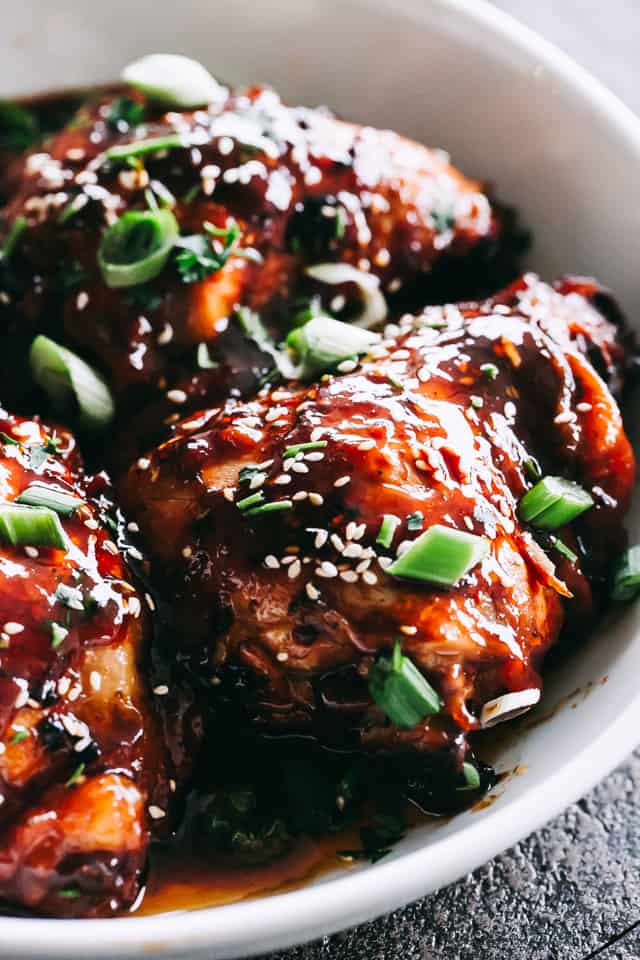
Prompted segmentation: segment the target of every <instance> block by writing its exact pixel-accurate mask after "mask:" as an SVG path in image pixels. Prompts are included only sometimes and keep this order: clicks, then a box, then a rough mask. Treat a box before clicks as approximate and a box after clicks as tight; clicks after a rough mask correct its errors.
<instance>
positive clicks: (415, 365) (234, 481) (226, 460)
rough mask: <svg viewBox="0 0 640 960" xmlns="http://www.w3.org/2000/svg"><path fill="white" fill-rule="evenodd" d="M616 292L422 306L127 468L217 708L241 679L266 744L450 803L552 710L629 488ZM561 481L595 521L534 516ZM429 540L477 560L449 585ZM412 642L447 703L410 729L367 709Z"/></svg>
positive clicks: (562, 288) (181, 638) (533, 281)
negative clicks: (492, 732) (444, 769)
mask: <svg viewBox="0 0 640 960" xmlns="http://www.w3.org/2000/svg"><path fill="white" fill-rule="evenodd" d="M585 294H586V295H585ZM599 296H601V295H600V294H599V293H598V290H597V287H596V286H595V285H594V284H590V283H589V282H587V281H578V280H571V279H567V280H565V281H562V282H561V283H559V284H558V285H557V286H556V288H553V287H551V286H549V285H547V284H544V283H541V282H540V281H539V280H538V279H537V278H536V277H533V276H527V277H525V278H523V279H522V280H521V281H519V282H518V283H517V284H515V285H514V286H513V287H511V288H509V289H508V290H507V291H506V292H505V293H504V294H500V295H498V296H497V297H495V298H493V299H491V300H488V301H486V302H484V303H477V304H466V305H462V306H460V307H457V306H445V307H429V308H426V309H425V311H424V312H423V313H422V314H420V315H418V316H411V315H407V316H405V317H403V318H402V319H401V320H400V322H399V323H398V324H397V325H395V326H394V328H393V329H390V330H389V332H388V334H387V335H386V336H385V337H384V338H383V337H382V336H380V337H378V338H377V341H376V342H375V343H373V344H372V345H371V347H370V351H369V353H368V354H367V355H366V356H365V357H364V358H363V359H361V360H359V361H357V360H355V359H349V360H347V361H343V362H342V363H340V364H339V365H338V366H337V369H334V370H333V371H332V372H328V373H327V375H325V376H323V377H322V378H321V379H320V380H319V381H318V382H316V383H312V384H311V385H308V386H305V385H303V384H300V383H297V382H289V383H287V382H284V383H281V384H279V385H276V386H271V387H265V388H263V389H262V390H261V391H260V392H259V393H258V394H257V395H256V397H255V398H254V399H252V400H241V399H234V398H230V399H228V400H227V401H226V402H224V403H222V404H221V405H219V406H217V407H215V408H212V409H208V410H204V411H200V412H198V413H197V414H194V415H192V416H191V417H189V418H187V419H185V420H183V421H181V422H180V423H178V424H176V425H175V427H174V428H173V435H172V437H171V438H170V439H169V440H168V441H166V442H165V443H163V444H162V445H161V446H160V447H159V448H157V449H155V450H152V451H151V452H149V453H148V454H147V456H145V457H144V458H143V459H141V460H140V461H138V462H137V463H135V464H134V465H133V466H132V467H131V469H130V471H129V474H128V476H127V477H126V479H125V481H124V483H123V484H122V489H121V493H122V496H123V500H124V502H125V504H126V506H127V509H128V510H129V511H130V512H131V515H132V516H133V517H134V518H135V520H136V522H138V523H139V525H140V528H141V531H142V535H143V537H144V539H145V540H146V543H147V546H148V549H149V552H150V555H151V558H152V573H153V575H155V576H156V577H157V580H158V583H159V584H162V585H163V586H164V589H166V590H167V591H168V592H169V593H170V594H171V596H173V597H174V598H175V600H174V610H175V623H176V629H175V635H176V640H175V642H176V645H177V647H178V649H179V651H180V655H182V656H191V657H192V659H193V661H194V663H198V664H199V669H200V670H201V671H202V672H203V674H204V675H205V676H208V677H209V679H211V678H212V679H213V686H212V687H211V698H212V700H213V702H214V703H215V700H216V697H217V696H219V695H220V694H219V693H218V691H222V690H226V689H227V684H226V678H227V676H228V675H229V672H230V671H231V673H233V671H234V670H242V671H244V674H245V676H249V677H250V678H251V683H247V682H244V683H243V686H242V693H241V698H242V704H241V707H242V710H243V712H244V717H245V721H246V723H247V724H248V725H250V726H253V728H254V729H256V730H257V731H259V732H262V733H269V734H270V735H274V734H277V733H286V734H291V733H295V734H305V735H313V736H314V737H316V738H317V739H319V740H320V741H321V742H322V743H324V744H325V745H328V746H334V747H335V746H339V747H340V748H348V749H362V748H364V749H366V750H374V751H387V752H394V751H395V752H399V751H400V752H401V751H409V752H412V753H414V754H415V753H418V754H420V755H422V756H423V757H425V758H428V757H429V756H433V755H440V756H446V757H449V758H450V760H451V763H452V767H451V768H450V776H451V777H452V778H453V782H454V783H455V778H456V777H458V778H459V777H460V776H461V770H462V764H463V763H464V762H465V759H466V758H468V757H471V754H470V753H469V746H468V741H467V736H468V735H469V734H471V733H473V732H474V731H476V730H478V729H479V728H480V727H481V726H483V725H488V724H489V723H490V722H493V721H494V720H495V719H500V718H501V714H502V718H503V719H506V716H505V712H506V711H507V708H508V711H509V712H513V711H514V710H515V709H516V708H517V707H524V706H531V705H532V704H533V703H535V702H536V701H537V699H538V698H539V693H540V688H541V678H540V669H541V666H542V663H543V660H544V657H545V654H546V653H547V652H548V650H549V648H550V647H551V646H553V645H554V644H555V643H556V642H557V640H558V637H559V635H560V632H561V630H562V629H563V625H565V624H573V625H574V626H575V625H576V624H583V625H584V624H585V623H586V622H588V621H589V619H590V618H591V617H592V616H593V612H594V609H596V608H597V606H598V603H599V598H598V584H599V582H600V580H601V578H602V576H603V574H604V571H605V568H606V563H607V561H609V560H610V558H611V556H612V555H614V554H615V553H616V552H617V551H618V550H619V549H620V548H621V547H622V546H624V533H623V529H622V521H623V517H624V514H625V511H626V509H627V506H628V503H629V498H630V494H631V489H632V486H633V481H634V470H635V464H634V457H633V454H632V451H631V448H630V445H629V443H628V440H627V438H626V436H625V433H624V430H623V426H622V421H621V416H620V411H619V409H618V407H617V404H616V401H615V400H614V398H613V396H612V394H611V392H610V391H609V389H608V387H607V386H606V384H605V382H604V380H603V379H602V378H601V376H600V375H599V374H598V373H597V372H596V370H595V369H594V366H593V364H592V362H591V361H590V359H589V356H591V358H592V359H593V360H594V362H595V361H596V360H597V362H598V365H599V366H600V367H601V368H602V371H603V374H605V375H607V376H608V377H609V378H610V379H611V380H612V382H613V381H615V382H616V383H617V384H618V385H619V384H620V382H621V381H622V379H623V378H624V370H625V365H626V363H627V354H626V352H625V348H624V345H623V338H621V335H620V331H619V329H618V328H617V327H616V325H615V324H614V323H612V322H611V321H610V320H608V319H607V317H606V316H605V315H604V314H603V312H601V311H600V310H598V309H597V308H596V306H595V304H597V303H600V305H601V306H603V305H604V303H605V301H604V300H602V299H601V300H598V297H599ZM549 476H551V477H556V476H560V477H562V478H563V479H564V480H567V481H569V482H570V487H569V489H570V491H575V489H576V486H575V485H578V489H579V498H581V499H582V503H583V506H582V508H581V509H582V513H581V515H580V516H579V517H577V519H574V520H573V522H566V523H564V522H561V523H556V524H555V525H552V529H549V528H548V527H547V528H544V529H541V528H542V527H543V526H544V525H543V524H542V522H540V524H539V525H537V524H536V521H535V514H534V519H533V520H532V522H531V523H529V522H525V520H524V519H523V512H524V511H523V497H524V496H525V494H527V492H528V491H530V490H531V489H532V488H533V487H534V485H536V484H539V481H540V478H547V477H549ZM571 495H572V496H573V493H572V494H571ZM536 496H537V494H536ZM585 498H586V504H587V505H588V507H589V509H586V507H585V505H584V503H585ZM567 515H569V514H567ZM432 530H435V531H437V533H438V535H439V536H440V538H441V541H440V542H441V546H442V549H443V550H444V551H445V553H446V554H447V555H448V553H449V552H451V556H452V557H453V558H454V560H455V557H456V556H458V553H459V548H458V546H456V543H455V542H449V541H455V540H459V541H460V540H461V541H463V542H464V543H465V544H466V546H465V548H464V549H465V550H466V549H467V547H469V545H471V554H472V555H473V559H471V561H470V562H468V563H467V564H466V565H464V564H463V566H462V568H461V569H460V570H459V571H458V574H457V575H454V576H453V577H452V578H450V580H449V581H448V582H447V581H446V578H445V580H444V581H442V580H440V581H438V580H437V571H436V572H434V558H433V557H432V556H431V557H430V558H429V557H427V556H425V553H424V552H423V549H422V547H418V545H417V541H418V539H419V538H420V540H421V542H423V541H424V537H425V535H426V532H427V531H432ZM443 531H444V532H443ZM448 559H450V558H449V556H448ZM452 562H453V560H452ZM437 567H438V564H437V563H436V568H437ZM397 643H399V645H400V648H401V651H402V654H403V655H404V656H405V657H406V658H408V659H409V660H410V661H411V662H412V664H413V665H414V666H415V667H416V668H417V670H418V671H419V673H420V675H421V678H422V679H423V680H426V681H427V683H428V685H429V688H430V690H431V693H432V694H433V698H432V700H433V703H432V706H431V708H430V709H429V710H427V709H425V710H424V711H423V713H424V716H423V717H422V719H421V721H420V722H418V723H414V725H413V726H412V727H411V728H406V725H404V724H403V725H399V724H397V723H394V722H391V721H390V719H389V713H388V712H387V711H385V709H384V700H382V701H381V700H379V699H378V698H375V697H374V698H372V695H371V689H372V683H371V672H372V670H373V671H374V672H375V671H376V670H379V663H380V662H381V659H380V658H382V660H384V661H386V663H389V661H388V659H387V658H388V657H389V655H390V654H391V652H392V650H393V648H394V646H395V645H396V644H397ZM374 664H375V667H374ZM368 677H369V682H368V680H367V678H368ZM509 695H513V696H512V697H511V699H508V697H509ZM381 704H382V708H381ZM391 715H392V716H393V714H391ZM451 758H452V759H451ZM458 782H460V781H459V780H458Z"/></svg>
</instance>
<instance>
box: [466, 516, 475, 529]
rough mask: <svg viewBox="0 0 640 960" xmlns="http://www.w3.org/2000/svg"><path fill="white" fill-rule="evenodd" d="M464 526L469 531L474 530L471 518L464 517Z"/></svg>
mask: <svg viewBox="0 0 640 960" xmlns="http://www.w3.org/2000/svg"><path fill="white" fill-rule="evenodd" d="M464 525H465V527H466V528H467V530H473V520H472V519H471V517H464Z"/></svg>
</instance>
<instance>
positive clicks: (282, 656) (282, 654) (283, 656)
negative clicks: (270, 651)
mask: <svg viewBox="0 0 640 960" xmlns="http://www.w3.org/2000/svg"><path fill="white" fill-rule="evenodd" d="M288 659H289V654H288V653H287V651H286V650H280V651H279V652H278V653H276V660H278V661H279V662H280V663H286V662H287V660H288Z"/></svg>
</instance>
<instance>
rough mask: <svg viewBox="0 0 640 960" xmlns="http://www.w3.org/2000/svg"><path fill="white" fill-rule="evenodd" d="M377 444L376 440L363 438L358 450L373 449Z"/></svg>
mask: <svg viewBox="0 0 640 960" xmlns="http://www.w3.org/2000/svg"><path fill="white" fill-rule="evenodd" d="M375 445H376V442H375V440H363V441H362V443H359V444H358V450H373V449H374V448H375Z"/></svg>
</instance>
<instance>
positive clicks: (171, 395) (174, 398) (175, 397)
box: [167, 390, 187, 403]
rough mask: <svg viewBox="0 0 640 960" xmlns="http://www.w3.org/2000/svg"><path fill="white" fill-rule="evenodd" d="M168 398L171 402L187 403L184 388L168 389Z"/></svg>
mask: <svg viewBox="0 0 640 960" xmlns="http://www.w3.org/2000/svg"><path fill="white" fill-rule="evenodd" d="M167 400H169V401H170V402H171V403H186V402H187V395H186V393H185V392H184V390H167Z"/></svg>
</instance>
